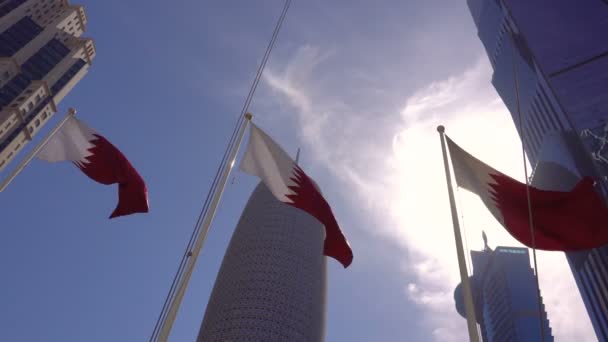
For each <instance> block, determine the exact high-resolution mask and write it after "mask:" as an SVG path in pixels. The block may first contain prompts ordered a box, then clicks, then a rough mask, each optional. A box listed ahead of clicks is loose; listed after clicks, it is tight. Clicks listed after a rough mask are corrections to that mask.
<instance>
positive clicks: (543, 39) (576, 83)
mask: <svg viewBox="0 0 608 342" xmlns="http://www.w3.org/2000/svg"><path fill="white" fill-rule="evenodd" d="M467 3H468V6H469V9H470V11H471V14H472V16H473V20H474V22H475V25H476V26H477V28H478V35H479V38H480V39H481V42H482V43H483V46H484V48H485V50H486V53H487V55H488V57H489V59H490V63H491V64H492V67H493V69H494V74H493V76H492V84H493V85H494V87H495V89H496V91H497V92H498V94H499V95H500V97H501V98H502V100H503V101H504V103H505V104H506V106H507V107H508V109H509V111H510V112H511V114H512V117H513V121H514V123H515V127H516V128H517V130H518V132H519V135H520V138H521V139H522V140H523V141H524V144H525V150H526V155H527V156H528V158H529V160H530V162H531V163H532V165H533V166H536V165H537V164H538V163H539V162H546V161H549V162H551V163H555V164H557V165H559V166H560V167H563V168H564V170H565V171H563V172H562V171H560V174H561V175H563V176H564V178H563V179H560V178H551V179H539V177H540V175H539V176H538V177H537V175H536V173H537V171H538V169H536V170H535V171H534V172H535V175H534V177H533V181H534V182H535V183H539V184H540V183H542V184H545V185H548V186H550V187H552V188H553V189H556V190H569V188H568V186H570V187H571V185H572V180H571V179H570V178H571V177H570V176H569V174H572V175H574V176H575V177H580V176H585V175H587V176H592V177H594V178H595V179H596V180H597V181H598V184H597V186H596V188H598V191H600V192H601V193H602V194H603V195H604V198H606V196H607V194H608V192H607V191H606V190H607V189H608V182H607V178H606V176H608V78H607V77H606V75H608V39H607V38H606V37H607V36H606V32H608V2H606V1H603V0H577V1H570V0H467ZM517 90H518V91H517ZM517 95H518V96H517ZM518 98H519V101H517V99H518ZM518 102H519V108H520V110H521V115H520V113H519V112H518V110H517V108H518ZM567 257H568V261H569V263H570V267H571V269H572V273H573V275H574V278H575V280H576V283H577V285H578V288H579V290H580V293H581V296H582V297H583V301H584V303H585V306H586V308H587V312H588V313H589V316H590V318H591V322H592V324H593V327H594V329H595V332H596V335H597V338H598V339H599V340H600V341H608V247H602V248H597V249H594V250H589V251H584V252H579V253H567Z"/></svg>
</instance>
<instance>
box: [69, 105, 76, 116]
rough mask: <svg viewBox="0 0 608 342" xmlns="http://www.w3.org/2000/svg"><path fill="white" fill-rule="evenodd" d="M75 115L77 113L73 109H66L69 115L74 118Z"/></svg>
mask: <svg viewBox="0 0 608 342" xmlns="http://www.w3.org/2000/svg"><path fill="white" fill-rule="evenodd" d="M76 113H77V111H76V109H75V108H73V107H70V108H68V114H69V115H71V116H74V115H76Z"/></svg>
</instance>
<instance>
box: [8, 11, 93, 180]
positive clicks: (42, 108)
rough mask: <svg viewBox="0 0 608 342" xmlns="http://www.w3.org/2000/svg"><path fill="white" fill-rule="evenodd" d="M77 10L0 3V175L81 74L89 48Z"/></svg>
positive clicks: (90, 52) (84, 19)
mask: <svg viewBox="0 0 608 342" xmlns="http://www.w3.org/2000/svg"><path fill="white" fill-rule="evenodd" d="M86 24H87V17H86V15H85V13H84V9H83V7H82V6H74V5H70V4H69V3H68V1H66V0H7V1H2V0H0V171H2V170H3V169H4V168H5V167H6V166H7V165H8V163H9V162H10V161H11V160H12V159H13V158H14V157H15V156H16V155H17V154H18V153H19V151H20V150H21V149H22V148H23V146H24V145H25V144H27V143H28V142H29V141H30V140H31V139H32V136H34V135H36V134H37V133H38V131H39V130H40V129H41V128H42V126H44V125H45V124H46V123H47V122H48V120H49V118H50V117H51V116H52V115H53V114H54V113H55V112H56V111H57V104H58V103H59V102H60V101H61V100H62V99H63V98H64V97H65V96H66V95H67V94H68V93H69V92H70V91H71V90H72V88H73V87H74V86H75V85H76V84H77V83H78V82H79V81H80V79H82V77H83V76H84V75H85V74H86V73H87V71H88V69H89V66H90V65H91V61H92V60H93V58H95V46H94V44H93V41H92V40H91V39H88V38H80V36H81V35H82V34H83V32H84V31H85V26H86Z"/></svg>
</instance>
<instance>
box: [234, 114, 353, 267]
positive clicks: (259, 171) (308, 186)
mask: <svg viewBox="0 0 608 342" xmlns="http://www.w3.org/2000/svg"><path fill="white" fill-rule="evenodd" d="M240 168H241V170H243V171H244V172H246V173H248V174H250V175H254V176H258V177H260V178H261V180H262V182H264V184H265V185H266V186H267V187H268V189H270V192H272V194H273V195H274V196H275V197H276V198H277V199H278V200H279V201H281V202H284V203H286V204H289V205H291V206H294V207H296V208H299V209H302V210H304V211H305V212H307V213H309V214H310V215H311V216H313V217H315V218H316V219H317V220H319V221H320V222H321V223H322V224H323V225H324V226H325V245H324V248H323V254H325V255H327V256H329V257H332V258H334V259H336V260H338V261H339V262H340V263H341V264H342V265H343V266H344V267H345V268H346V267H348V266H349V265H350V264H351V262H352V261H353V252H352V250H351V248H350V245H349V243H348V241H347V239H346V237H344V235H343V234H342V231H341V230H340V227H339V226H338V222H337V221H336V218H335V217H334V214H333V212H332V210H331V207H330V206H329V204H328V203H327V201H326V200H325V198H324V197H323V195H321V192H320V191H319V189H318V188H317V185H316V183H315V182H314V181H313V180H312V179H311V178H310V177H308V176H307V175H306V173H305V172H304V171H303V170H302V169H301V168H300V167H299V166H298V165H297V164H296V163H295V162H294V161H293V159H291V158H290V157H289V155H287V153H286V152H285V151H283V149H282V148H281V147H280V146H279V145H278V144H277V143H276V142H274V141H273V140H272V138H270V137H269V136H268V135H267V134H266V133H264V131H262V130H261V129H259V128H258V127H257V126H255V125H254V124H253V123H251V134H250V136H249V145H248V146H247V151H246V152H245V155H244V157H243V160H242V161H241V166H240Z"/></svg>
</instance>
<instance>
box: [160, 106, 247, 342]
mask: <svg viewBox="0 0 608 342" xmlns="http://www.w3.org/2000/svg"><path fill="white" fill-rule="evenodd" d="M251 118H252V116H251V114H249V113H246V114H245V120H243V124H242V126H241V127H240V130H239V132H238V135H237V138H236V145H235V147H234V149H233V150H232V151H231V153H230V156H229V158H228V160H227V162H226V164H225V165H224V169H223V170H222V173H221V176H220V179H219V182H218V184H219V185H218V186H219V188H218V189H217V191H215V193H214V194H213V198H212V199H211V202H210V205H209V210H208V211H207V214H206V215H205V217H204V218H203V221H202V222H201V226H200V227H199V228H200V232H201V233H200V234H199V236H198V237H197V239H196V241H195V242H194V244H193V248H192V249H191V250H189V251H188V256H189V257H188V261H187V262H186V266H185V271H184V273H183V276H182V277H180V281H179V283H178V284H177V286H176V292H175V296H174V297H173V298H172V300H171V302H170V304H169V307H168V310H167V314H166V316H165V318H164V320H163V322H162V325H161V328H160V332H159V334H158V338H157V339H156V340H157V341H160V342H166V341H167V340H168V338H169V334H170V333H171V328H172V327H173V323H174V322H175V318H176V316H177V312H178V310H179V307H180V305H181V303H182V300H183V298H184V294H185V293H186V288H187V287H188V283H189V281H190V278H191V277H192V272H193V271H194V266H195V265H196V260H197V258H198V256H199V254H200V252H201V249H202V247H203V244H204V243H205V240H206V238H207V233H208V231H209V227H210V226H211V223H212V222H213V217H214V216H215V212H216V210H217V207H218V205H219V203H220V200H221V198H222V194H223V192H224V188H225V186H226V182H227V181H228V177H229V176H230V171H231V170H232V168H233V166H234V161H235V159H236V155H237V153H238V151H239V147H240V146H241V142H242V140H243V136H244V135H245V129H246V128H247V125H248V124H249V122H250V121H251Z"/></svg>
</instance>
